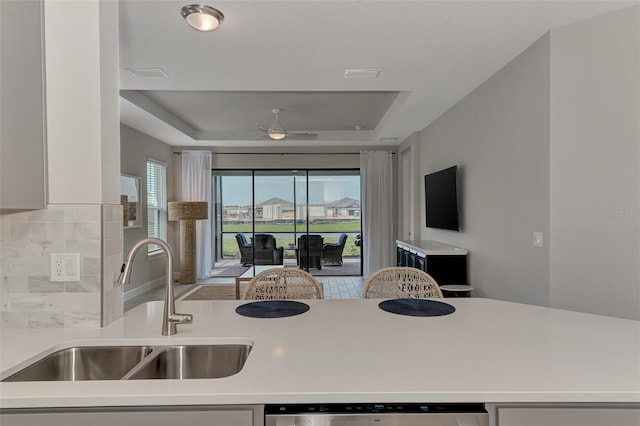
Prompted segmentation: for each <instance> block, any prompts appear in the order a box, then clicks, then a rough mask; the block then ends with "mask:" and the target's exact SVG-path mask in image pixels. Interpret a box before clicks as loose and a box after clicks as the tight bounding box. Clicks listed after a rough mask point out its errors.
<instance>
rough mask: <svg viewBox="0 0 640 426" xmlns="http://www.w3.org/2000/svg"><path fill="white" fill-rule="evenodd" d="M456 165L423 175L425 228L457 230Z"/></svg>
mask: <svg viewBox="0 0 640 426" xmlns="http://www.w3.org/2000/svg"><path fill="white" fill-rule="evenodd" d="M457 175H458V166H453V167H449V168H448V169H444V170H440V171H439V172H435V173H431V174H428V175H426V176H425V177H424V194H425V197H424V198H425V203H426V208H427V210H426V212H427V213H426V215H427V228H440V229H450V230H452V231H458V185H457V183H458V182H457V181H458V179H457Z"/></svg>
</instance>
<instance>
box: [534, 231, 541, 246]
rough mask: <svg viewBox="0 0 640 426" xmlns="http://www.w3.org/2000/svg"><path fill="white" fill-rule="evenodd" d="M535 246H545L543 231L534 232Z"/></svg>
mask: <svg viewBox="0 0 640 426" xmlns="http://www.w3.org/2000/svg"><path fill="white" fill-rule="evenodd" d="M533 246H534V247H542V246H543V236H542V232H534V233H533Z"/></svg>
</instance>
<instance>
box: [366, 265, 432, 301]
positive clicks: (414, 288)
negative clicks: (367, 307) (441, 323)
mask: <svg viewBox="0 0 640 426" xmlns="http://www.w3.org/2000/svg"><path fill="white" fill-rule="evenodd" d="M362 297H363V298H364V299H392V298H413V299H427V298H442V291H440V287H439V286H438V283H437V282H436V280H434V279H433V278H432V277H431V275H429V274H427V273H426V272H424V271H422V270H420V269H417V268H408V267H403V266H398V267H391V268H383V269H380V270H379V271H376V272H375V273H373V275H371V276H370V277H369V279H367V282H366V283H365V285H364V291H363V292H362Z"/></svg>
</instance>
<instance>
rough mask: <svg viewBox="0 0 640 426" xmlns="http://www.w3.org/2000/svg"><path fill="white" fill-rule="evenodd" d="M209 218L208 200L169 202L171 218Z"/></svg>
mask: <svg viewBox="0 0 640 426" xmlns="http://www.w3.org/2000/svg"><path fill="white" fill-rule="evenodd" d="M207 218H209V207H208V203H207V202H206V201H171V202H169V220H202V219H207Z"/></svg>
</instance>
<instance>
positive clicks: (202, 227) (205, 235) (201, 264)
mask: <svg viewBox="0 0 640 426" xmlns="http://www.w3.org/2000/svg"><path fill="white" fill-rule="evenodd" d="M182 201H206V202H207V203H208V206H209V219H207V220H196V253H197V263H196V274H197V276H198V279H205V278H208V277H210V276H211V268H212V262H211V216H212V214H211V212H212V208H211V151H182Z"/></svg>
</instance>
